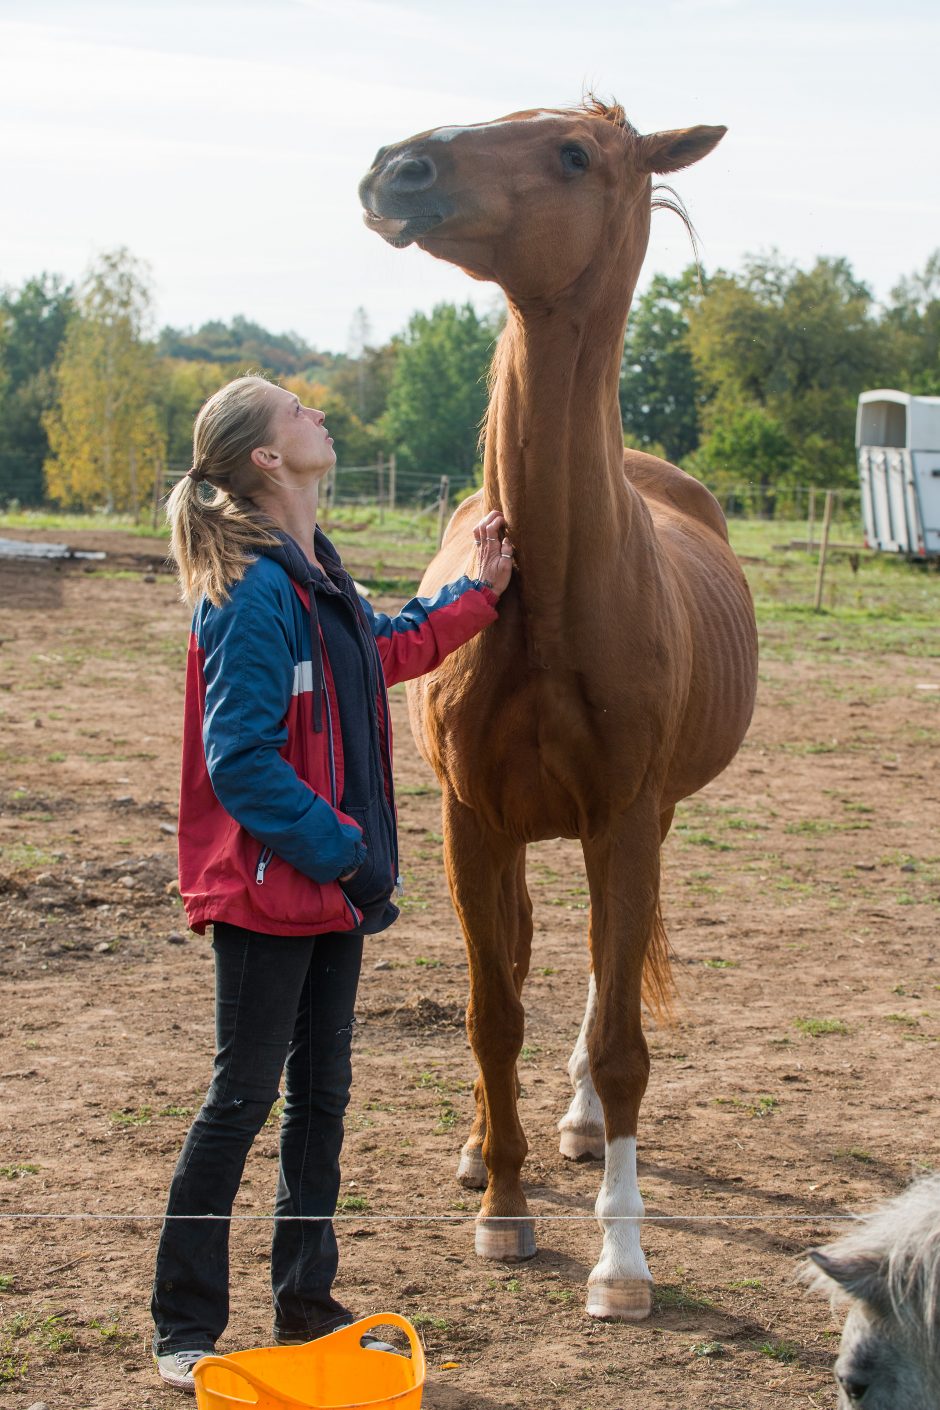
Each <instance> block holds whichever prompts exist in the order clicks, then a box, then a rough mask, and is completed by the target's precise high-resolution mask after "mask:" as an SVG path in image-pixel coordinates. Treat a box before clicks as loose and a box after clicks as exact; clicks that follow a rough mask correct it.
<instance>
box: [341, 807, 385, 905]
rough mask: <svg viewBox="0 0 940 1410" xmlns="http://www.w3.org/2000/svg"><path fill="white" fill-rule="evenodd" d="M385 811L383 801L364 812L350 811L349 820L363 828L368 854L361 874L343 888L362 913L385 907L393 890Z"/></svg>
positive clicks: (356, 874) (364, 809)
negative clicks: (381, 905) (378, 906)
mask: <svg viewBox="0 0 940 1410" xmlns="http://www.w3.org/2000/svg"><path fill="white" fill-rule="evenodd" d="M382 809H383V804H382V800H381V798H377V799H376V800H375V801H374V802H373V803H370V804H369V805H368V806H367V807H365V808H350V810H349V815H350V817H351V818H352V819H353V821H354V822H355V823H358V825H359V827H361V828H362V840H363V842H364V843H365V845H366V847H367V848H368V849H369V850H368V853H367V855H366V859H365V861H364V862H363V863H362V866H361V867H360V868H359V870H358V871H357V872H356V873H355V875H354V876H351V877H349V879H348V880H346V881H344V882H342V883H341V885H342V888H343V891H344V892H345V894H346V896H347V898H348V899H349V900H350V901H352V903H353V905H354V906H355V907H356V908H357V909H358V910H360V911H365V910H369V909H370V908H371V907H372V906H376V905H378V904H379V903H384V902H385V901H387V900H388V898H389V896H390V895H391V894H392V890H393V885H394V882H393V878H392V854H391V846H390V842H389V836H388V823H387V822H386V820H385V817H384V815H383V811H382Z"/></svg>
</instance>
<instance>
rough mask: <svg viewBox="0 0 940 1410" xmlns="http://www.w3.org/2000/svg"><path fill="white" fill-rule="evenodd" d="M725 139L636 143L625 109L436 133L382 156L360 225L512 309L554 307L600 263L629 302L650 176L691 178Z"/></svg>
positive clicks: (590, 109)
mask: <svg viewBox="0 0 940 1410" xmlns="http://www.w3.org/2000/svg"><path fill="white" fill-rule="evenodd" d="M725 130H726V129H725V128H723V127H690V128H684V129H681V130H679V131H675V132H656V133H651V134H648V135H646V136H643V135H642V134H640V133H639V132H637V131H636V129H635V128H633V127H632V126H631V125H630V123H629V122H627V120H626V117H625V116H624V112H623V109H622V108H620V107H607V106H605V105H603V104H601V103H596V102H595V103H590V104H588V105H586V106H585V107H583V108H577V109H574V110H570V111H566V110H559V109H552V110H538V111H531V112H521V113H511V114H510V115H509V116H508V117H504V118H497V119H496V120H495V121H494V122H484V123H479V124H477V125H474V126H472V127H438V128H434V129H433V131H430V132H422V133H420V134H419V135H418V136H416V137H410V138H408V139H407V140H406V141H404V142H398V143H396V144H395V145H394V146H392V147H383V148H382V149H381V150H380V151H379V152H378V154H377V156H376V158H375V161H374V162H373V164H372V169H371V170H370V171H369V173H368V175H367V176H366V177H365V178H364V179H363V181H362V183H361V185H360V187H359V195H360V198H361V200H362V204H363V207H364V219H365V222H366V224H367V225H368V226H369V228H370V229H372V230H375V231H377V232H378V233H379V234H380V235H381V236H382V237H383V238H384V239H385V240H387V241H388V242H389V244H392V245H395V246H396V247H398V248H402V247H404V246H406V245H410V244H418V245H420V247H421V248H422V249H424V250H427V251H428V253H429V254H432V255H435V256H436V257H437V258H438V259H445V260H448V261H449V262H450V263H451V264H456V265H459V266H460V267H461V268H462V269H464V270H466V271H467V273H468V274H471V275H473V276H474V278H476V279H492V280H495V282H496V283H498V284H500V285H502V287H503V288H504V289H505V290H506V291H507V293H508V294H509V295H510V297H511V298H515V299H518V300H532V299H536V300H537V299H543V298H548V299H551V298H554V297H555V296H557V295H558V294H559V293H561V292H562V291H563V290H565V289H568V288H569V287H571V286H572V285H573V284H575V283H576V281H577V280H579V279H580V277H581V276H582V275H583V274H584V273H585V271H586V270H588V269H589V268H591V267H592V266H594V263H595V261H596V259H597V258H598V257H600V258H601V259H603V260H604V261H605V265H606V264H609V265H611V266H613V267H616V268H617V269H618V271H619V272H620V278H621V282H625V281H624V275H626V280H627V281H629V282H630V288H631V290H632V286H633V282H635V280H636V275H637V273H638V272H639V268H640V265H641V264H642V261H643V256H644V254H645V252H646V244H647V240H648V238H649V219H650V208H651V189H652V177H653V175H654V174H656V173H666V172H671V171H677V170H679V168H680V167H685V166H690V165H691V164H692V163H693V162H696V161H698V160H699V159H700V158H701V157H704V156H705V155H706V154H707V153H708V152H710V151H711V150H712V148H713V147H714V146H715V145H716V144H717V143H718V142H719V141H720V140H721V138H722V137H723V136H724V133H725ZM624 260H625V261H626V265H627V268H626V269H624ZM631 276H632V278H631Z"/></svg>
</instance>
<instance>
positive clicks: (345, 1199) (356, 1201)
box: [336, 1195, 369, 1214]
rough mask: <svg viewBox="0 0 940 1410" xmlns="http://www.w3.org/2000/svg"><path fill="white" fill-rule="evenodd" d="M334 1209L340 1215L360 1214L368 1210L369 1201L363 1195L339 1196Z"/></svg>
mask: <svg viewBox="0 0 940 1410" xmlns="http://www.w3.org/2000/svg"><path fill="white" fill-rule="evenodd" d="M336 1208H337V1211H338V1213H340V1214H362V1213H363V1212H364V1211H365V1210H367V1209H368V1208H369V1201H368V1200H367V1199H366V1197H365V1196H364V1195H340V1197H339V1199H338V1200H337V1201H336Z"/></svg>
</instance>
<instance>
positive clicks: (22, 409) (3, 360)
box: [0, 274, 74, 504]
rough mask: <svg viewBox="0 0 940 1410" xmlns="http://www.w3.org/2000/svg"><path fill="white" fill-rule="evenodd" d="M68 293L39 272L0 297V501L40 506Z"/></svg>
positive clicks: (69, 307) (70, 305) (68, 313)
mask: <svg viewBox="0 0 940 1410" xmlns="http://www.w3.org/2000/svg"><path fill="white" fill-rule="evenodd" d="M73 308H74V304H73V299H72V291H71V289H70V287H69V286H68V285H66V284H65V283H63V281H62V280H61V279H60V278H59V276H58V275H50V274H41V275H39V276H38V277H37V278H34V279H28V280H27V281H26V283H25V284H24V285H23V287H22V288H21V289H16V290H14V289H9V290H6V291H5V292H4V293H3V295H2V296H0V500H4V499H18V500H20V501H21V502H23V503H26V504H39V503H40V502H41V500H42V497H43V479H42V467H43V462H44V460H45V459H46V456H47V455H48V453H49V442H48V439H47V436H46V432H45V430H44V429H43V424H42V418H43V416H44V414H45V413H46V412H47V411H49V410H50V409H51V407H52V406H53V404H54V401H55V377H54V375H53V368H54V365H55V361H56V358H57V356H58V354H59V349H60V347H61V344H62V339H63V337H64V335H65V329H66V325H67V323H68V320H69V317H70V316H71V313H72V312H73Z"/></svg>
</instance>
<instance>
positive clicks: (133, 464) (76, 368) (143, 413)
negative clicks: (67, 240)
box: [43, 249, 165, 513]
mask: <svg viewBox="0 0 940 1410" xmlns="http://www.w3.org/2000/svg"><path fill="white" fill-rule="evenodd" d="M149 316H150V290H149V287H148V284H147V282H146V276H145V271H144V269H143V268H142V266H141V265H140V264H139V263H138V261H137V260H135V259H134V257H133V256H132V255H131V254H130V253H129V251H127V250H125V249H119V250H114V251H112V252H110V253H108V254H104V255H102V256H101V257H100V259H99V260H98V261H97V263H96V264H95V265H94V266H92V268H91V270H90V271H89V273H88V275H87V277H86V279H85V281H84V283H83V285H82V288H81V291H80V294H79V298H78V306H77V310H76V312H75V314H74V315H73V317H72V318H71V320H70V321H69V324H68V328H67V330H66V334H65V339H64V341H63V345H62V354H61V357H60V358H59V362H58V366H57V369H56V382H57V387H58V402H57V404H56V405H55V406H54V407H53V409H52V410H51V411H49V412H47V413H46V415H45V417H44V418H43V425H44V426H45V429H46V433H47V435H48V437H49V448H50V454H49V458H48V459H47V461H46V465H45V472H46V486H47V489H48V492H49V494H50V495H51V496H52V498H54V499H57V500H58V501H60V503H62V504H64V505H68V506H73V505H76V506H77V505H81V506H86V505H100V504H103V505H105V506H106V507H107V508H108V509H124V510H127V509H129V510H131V511H132V512H133V513H137V512H138V511H139V508H140V505H141V502H142V500H144V499H146V498H147V497H149V494H150V490H151V486H152V485H153V480H154V475H155V474H156V472H157V467H158V465H159V464H161V463H162V461H163V459H164V456H165V440H164V436H163V434H162V431H161V427H160V416H159V408H158V405H157V402H156V400H155V392H156V368H155V358H154V352H153V347H152V344H150V343H148V342H147V341H146V337H145V335H146V332H147V330H148V324H149Z"/></svg>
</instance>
